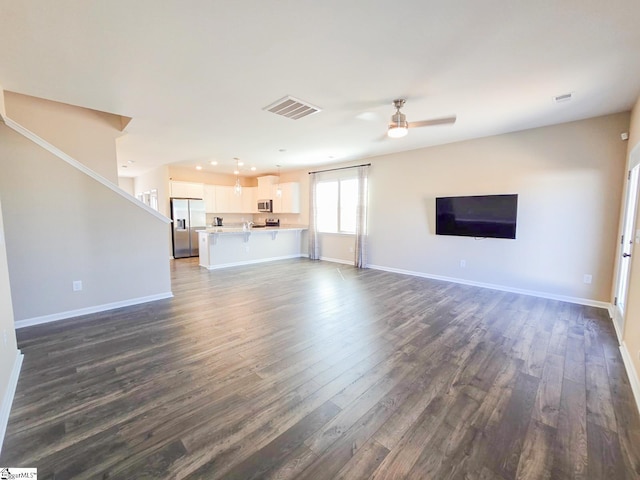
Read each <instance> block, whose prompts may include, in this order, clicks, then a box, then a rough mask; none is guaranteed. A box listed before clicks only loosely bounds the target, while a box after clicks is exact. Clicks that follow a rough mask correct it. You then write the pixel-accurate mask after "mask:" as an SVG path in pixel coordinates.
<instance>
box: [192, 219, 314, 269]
mask: <svg viewBox="0 0 640 480" xmlns="http://www.w3.org/2000/svg"><path fill="white" fill-rule="evenodd" d="M306 230H307V227H303V226H296V225H291V226H282V227H266V228H250V229H243V228H241V227H239V228H233V227H211V228H207V229H206V230H202V231H200V232H198V243H199V250H200V266H201V267H204V268H207V269H209V270H215V269H218V268H227V267H234V266H237V265H248V264H252V263H261V262H269V261H272V260H282V259H285V258H297V257H302V256H306V253H305V252H306V248H303V245H305V246H306V240H304V239H303V237H305V238H306V235H305V234H304V232H305V231H306Z"/></svg>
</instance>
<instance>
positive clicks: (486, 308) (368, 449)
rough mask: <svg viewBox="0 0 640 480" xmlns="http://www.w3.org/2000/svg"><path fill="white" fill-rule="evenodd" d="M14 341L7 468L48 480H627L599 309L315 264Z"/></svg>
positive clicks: (632, 439) (234, 274)
mask: <svg viewBox="0 0 640 480" xmlns="http://www.w3.org/2000/svg"><path fill="white" fill-rule="evenodd" d="M172 272H173V292H174V294H175V298H173V299H168V300H162V301H158V302H154V303H149V304H145V305H139V306H135V307H128V308H123V309H119V310H114V311H110V312H104V313H101V314H95V315H88V316H85V317H81V318H76V319H71V320H67V321H61V322H57V323H52V324H48V325H42V326H37V327H32V328H26V329H22V330H19V331H18V338H19V347H20V348H21V349H22V351H23V353H24V354H25V360H24V365H23V368H22V373H21V376H20V381H19V384H18V388H17V393H16V397H15V400H14V404H13V409H12V412H11V417H10V421H9V426H8V431H7V436H6V438H5V442H4V448H3V451H2V454H1V455H0V465H9V466H15V467H37V468H38V473H39V478H49V479H53V478H55V479H71V478H74V479H76V478H78V479H80V478H82V479H106V478H109V479H132V478H136V479H142V478H144V479H153V478H161V479H169V478H188V479H196V478H202V479H217V478H225V479H267V478H269V479H287V478H300V479H314V480H317V479H339V478H344V479H367V478H375V479H402V478H415V479H421V480H424V479H437V480H442V479H475V480H498V479H501V480H510V479H574V478H575V479H589V480H596V479H616V480H622V479H634V478H640V418H639V415H638V411H637V410H636V406H635V402H634V399H633V396H632V392H631V389H630V387H629V380H628V378H627V375H626V373H625V370H624V367H623V364H622V360H621V357H620V353H619V350H618V346H617V342H616V339H615V334H614V331H613V327H612V324H611V321H610V320H609V318H608V316H607V313H606V312H605V311H604V310H601V309H596V308H591V307H584V306H579V305H573V304H569V303H563V302H559V301H554V300H545V299H541V298H535V297H529V296H524V295H517V294H512V293H505V292H498V291H493V290H486V289H481V288H476V287H471V286H464V285H457V284H452V283H446V282H440V281H435V280H428V279H421V278H414V277H409V276H403V275H398V274H393V273H386V272H380V271H373V270H358V269H355V268H352V267H349V266H344V265H338V264H333V263H325V262H310V261H308V260H291V261H282V262H273V263H265V264H261V265H257V266H249V267H238V268H232V269H227V270H221V271H214V272H209V271H205V270H203V269H199V268H198V266H197V261H196V260H195V259H188V260H176V261H174V262H173V267H172Z"/></svg>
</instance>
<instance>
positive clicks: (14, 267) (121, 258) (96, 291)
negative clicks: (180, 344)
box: [0, 124, 171, 321]
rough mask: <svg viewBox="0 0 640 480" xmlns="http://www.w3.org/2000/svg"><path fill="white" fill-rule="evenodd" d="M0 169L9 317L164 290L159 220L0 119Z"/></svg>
mask: <svg viewBox="0 0 640 480" xmlns="http://www.w3.org/2000/svg"><path fill="white" fill-rule="evenodd" d="M0 172H2V174H1V175H0V195H1V196H2V202H3V205H2V207H3V213H4V221H5V234H6V245H7V256H8V264H9V274H10V280H11V293H12V299H13V308H14V313H15V319H16V321H18V320H25V319H33V318H34V317H40V316H48V315H54V314H61V313H64V312H69V311H75V310H79V309H83V308H91V307H96V306H100V305H106V304H111V303H116V302H125V301H132V300H135V299H139V298H144V297H151V296H156V295H166V294H169V293H170V290H171V284H170V274H169V260H168V257H167V254H166V252H167V250H168V249H169V245H168V240H167V235H166V230H167V228H168V226H167V224H166V223H164V222H162V221H161V220H159V219H158V218H156V217H154V216H152V215H151V214H150V213H148V212H147V211H146V210H144V209H142V208H140V207H139V206H138V205H136V204H135V203H132V202H130V201H128V200H127V199H125V198H123V197H121V196H120V195H118V194H116V193H114V192H113V191H112V190H110V189H109V188H107V187H105V186H104V185H102V184H100V183H98V182H96V181H95V180H93V179H92V178H91V177H89V176H87V175H85V174H84V173H82V172H80V171H79V170H76V169H75V168H73V167H72V166H70V165H69V164H67V163H66V162H64V161H63V160H60V159H59V158H57V157H55V156H54V155H52V154H50V153H49V152H47V151H46V150H44V149H43V148H41V147H39V146H37V145H36V144H34V143H33V142H31V141H30V140H28V139H26V138H25V137H23V136H21V135H20V134H18V133H16V132H14V131H13V130H11V129H10V128H8V127H6V126H5V125H3V124H0ZM74 280H82V282H83V285H84V289H83V290H82V291H81V292H73V291H72V282H73V281H74Z"/></svg>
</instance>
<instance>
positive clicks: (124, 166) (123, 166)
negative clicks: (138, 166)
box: [120, 165, 129, 168]
mask: <svg viewBox="0 0 640 480" xmlns="http://www.w3.org/2000/svg"><path fill="white" fill-rule="evenodd" d="M120 166H121V167H122V168H127V167H128V166H129V165H120Z"/></svg>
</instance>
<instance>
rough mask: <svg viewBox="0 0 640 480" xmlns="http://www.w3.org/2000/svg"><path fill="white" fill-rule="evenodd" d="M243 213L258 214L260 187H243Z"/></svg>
mask: <svg viewBox="0 0 640 480" xmlns="http://www.w3.org/2000/svg"><path fill="white" fill-rule="evenodd" d="M242 213H258V187H242Z"/></svg>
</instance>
